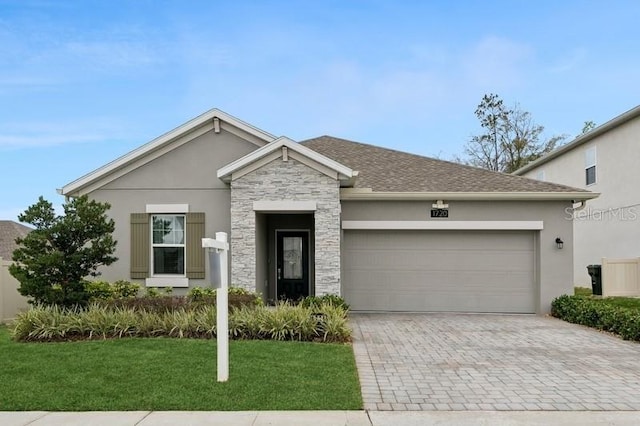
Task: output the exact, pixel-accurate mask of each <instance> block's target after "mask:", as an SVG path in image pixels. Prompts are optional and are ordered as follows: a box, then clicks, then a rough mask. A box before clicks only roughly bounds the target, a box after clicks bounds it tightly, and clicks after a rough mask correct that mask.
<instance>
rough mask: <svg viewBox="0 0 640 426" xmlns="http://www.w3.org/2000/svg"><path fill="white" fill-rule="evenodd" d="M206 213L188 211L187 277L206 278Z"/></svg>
mask: <svg viewBox="0 0 640 426" xmlns="http://www.w3.org/2000/svg"><path fill="white" fill-rule="evenodd" d="M203 238H204V213H187V278H198V279H204V255H205V250H204V249H203V248H202V239H203Z"/></svg>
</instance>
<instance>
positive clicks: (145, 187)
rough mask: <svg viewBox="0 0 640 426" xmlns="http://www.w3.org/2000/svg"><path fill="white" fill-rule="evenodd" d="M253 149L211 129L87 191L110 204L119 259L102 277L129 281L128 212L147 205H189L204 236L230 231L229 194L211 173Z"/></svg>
mask: <svg viewBox="0 0 640 426" xmlns="http://www.w3.org/2000/svg"><path fill="white" fill-rule="evenodd" d="M257 148H258V147H257V146H256V145H254V144H251V143H249V142H247V141H245V140H244V139H241V138H239V137H237V136H235V135H233V134H231V133H228V132H226V131H224V130H223V131H222V132H221V133H219V134H216V133H214V132H213V131H210V132H207V133H205V134H204V135H202V136H199V137H198V138H196V139H194V140H192V141H190V142H188V143H186V144H184V145H182V146H180V147H177V148H176V149H174V150H172V151H170V152H168V153H167V154H165V155H163V156H162V157H160V158H158V159H156V160H154V161H151V162H150V163H148V164H145V165H143V166H141V167H139V168H138V169H136V170H134V171H132V172H130V173H128V174H126V175H124V176H122V177H120V178H118V179H116V180H114V181H113V182H110V183H109V184H107V185H105V186H104V187H102V188H101V189H98V190H96V191H93V192H92V193H90V196H91V197H92V198H94V199H96V200H98V201H107V202H109V203H111V205H112V208H111V210H110V211H109V216H110V217H112V218H113V219H114V220H115V222H116V229H115V232H114V238H115V239H116V240H117V241H118V246H117V251H116V256H118V258H119V260H118V261H117V262H116V263H114V264H112V265H111V266H109V268H103V270H102V272H103V275H102V278H104V279H106V280H109V281H115V280H118V279H129V275H130V273H129V272H130V268H129V265H130V260H129V258H130V249H129V241H130V224H129V221H130V214H131V213H141V212H144V211H145V208H146V205H147V204H189V211H191V212H204V213H205V234H206V236H208V237H214V236H215V233H216V232H220V231H224V232H227V233H230V232H231V222H230V216H229V211H230V200H231V192H230V189H229V186H228V185H227V184H225V183H224V182H222V181H221V180H220V179H218V177H217V176H216V173H217V170H218V169H219V168H221V167H222V166H224V165H226V164H228V163H230V162H232V161H234V160H236V159H238V158H240V157H242V156H244V155H246V154H248V153H250V152H252V151H253V150H255V149H257ZM207 276H209V273H208V265H207ZM138 282H141V281H138ZM231 283H233V281H231ZM206 285H209V282H208V280H190V283H189V286H190V287H192V286H206ZM175 291H176V292H177V293H180V292H182V291H183V290H180V289H177V290H175Z"/></svg>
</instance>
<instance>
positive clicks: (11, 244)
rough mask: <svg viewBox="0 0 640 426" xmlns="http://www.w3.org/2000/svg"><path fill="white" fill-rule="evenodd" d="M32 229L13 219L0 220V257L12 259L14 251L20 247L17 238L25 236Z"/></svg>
mask: <svg viewBox="0 0 640 426" xmlns="http://www.w3.org/2000/svg"><path fill="white" fill-rule="evenodd" d="M31 231H32V229H31V228H29V227H28V226H24V225H22V224H20V223H18V222H14V221H12V220H0V257H1V258H3V259H4V260H11V258H12V255H13V251H14V250H15V249H17V248H18V245H17V244H16V238H18V237H20V238H22V237H24V236H25V235H27V234H28V233H29V232H31Z"/></svg>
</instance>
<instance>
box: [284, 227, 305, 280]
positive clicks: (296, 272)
mask: <svg viewBox="0 0 640 426" xmlns="http://www.w3.org/2000/svg"><path fill="white" fill-rule="evenodd" d="M282 257H283V259H282V260H283V261H284V262H283V263H284V264H283V265H282V266H283V269H284V270H283V274H282V275H283V278H284V279H286V280H299V279H302V238H301V237H283V238H282Z"/></svg>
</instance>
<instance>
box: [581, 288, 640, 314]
mask: <svg viewBox="0 0 640 426" xmlns="http://www.w3.org/2000/svg"><path fill="white" fill-rule="evenodd" d="M574 294H575V295H576V296H591V295H592V294H591V289H590V288H587V287H575V288H574ZM593 300H596V301H598V302H599V303H603V304H605V305H610V306H617V307H620V308H630V309H637V310H640V298H637V297H597V298H593Z"/></svg>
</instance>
